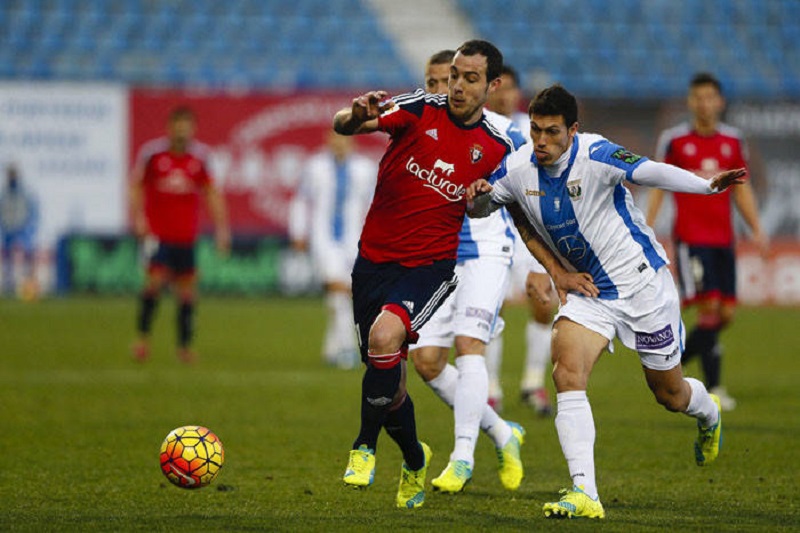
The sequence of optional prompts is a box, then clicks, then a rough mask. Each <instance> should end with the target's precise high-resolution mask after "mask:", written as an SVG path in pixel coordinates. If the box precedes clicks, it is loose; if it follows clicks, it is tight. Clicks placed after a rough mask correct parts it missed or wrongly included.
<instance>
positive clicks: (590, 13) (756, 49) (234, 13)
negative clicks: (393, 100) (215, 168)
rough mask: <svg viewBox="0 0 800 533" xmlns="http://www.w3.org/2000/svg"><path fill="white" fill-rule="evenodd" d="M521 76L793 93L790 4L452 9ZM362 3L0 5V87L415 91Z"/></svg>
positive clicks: (76, 0) (26, 1)
mask: <svg viewBox="0 0 800 533" xmlns="http://www.w3.org/2000/svg"><path fill="white" fill-rule="evenodd" d="M456 4H457V5H458V6H459V8H460V9H461V10H462V11H463V13H464V14H465V15H466V16H467V17H468V18H471V21H472V23H473V25H474V27H475V29H476V31H477V32H478V34H479V36H480V37H483V38H486V39H489V40H491V41H493V42H495V43H496V44H497V45H498V46H499V47H500V48H501V49H502V50H503V52H504V54H505V56H506V59H507V61H508V63H510V64H512V65H514V66H515V67H516V68H517V69H518V70H519V71H520V73H521V75H522V76H523V78H524V80H523V81H525V79H527V80H528V81H530V80H531V79H533V75H534V73H536V74H537V78H539V77H541V78H544V79H548V78H549V79H551V80H553V81H560V82H562V83H564V84H565V85H566V86H568V87H569V88H571V89H572V90H573V91H575V92H576V94H578V95H579V96H582V97H625V98H638V99H648V98H662V97H676V96H680V95H682V94H683V92H684V90H685V86H686V82H687V80H688V78H689V76H690V75H691V74H692V73H693V72H695V71H698V70H711V71H714V72H715V73H716V74H717V75H719V77H720V78H721V79H722V80H723V81H724V82H725V85H726V92H727V93H728V94H729V95H730V96H732V97H737V98H742V97H743V98H747V97H752V98H771V99H781V98H783V99H789V98H798V97H800V1H798V0H769V1H763V0H682V1H681V2H675V1H674V0H646V1H645V0H559V1H558V2H552V1H545V0H525V1H522V0H456ZM380 28H381V26H380V24H378V23H377V21H376V19H375V16H374V15H373V14H372V13H371V11H370V9H369V7H368V5H367V4H366V3H365V2H364V0H295V1H294V2H286V1H285V0H281V1H279V0H0V79H34V80H39V79H43V80H46V79H65V80H93V79H99V80H109V81H121V82H125V83H131V84H134V85H175V86H182V85H187V86H188V85H192V86H194V85H200V86H207V87H214V88H224V87H227V86H235V87H237V88H243V87H244V88H247V87H251V88H254V89H270V88H280V89H286V88H288V89H291V88H347V89H356V88H358V89H361V88H373V87H384V88H389V89H397V88H408V87H414V86H416V85H417V84H418V73H416V72H414V73H412V72H409V70H408V67H407V66H406V65H405V63H404V62H403V61H402V59H401V58H400V56H399V54H398V52H397V48H396V46H395V44H394V43H393V42H392V41H391V39H390V38H389V37H388V36H387V35H385V34H383V33H382V32H381V30H380Z"/></svg>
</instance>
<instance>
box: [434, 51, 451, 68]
mask: <svg viewBox="0 0 800 533" xmlns="http://www.w3.org/2000/svg"><path fill="white" fill-rule="evenodd" d="M455 55H456V51H455V50H440V51H438V52H436V53H435V54H433V55H432V56H431V58H430V59H428V65H445V64H447V65H449V64H450V63H452V62H453V57H455Z"/></svg>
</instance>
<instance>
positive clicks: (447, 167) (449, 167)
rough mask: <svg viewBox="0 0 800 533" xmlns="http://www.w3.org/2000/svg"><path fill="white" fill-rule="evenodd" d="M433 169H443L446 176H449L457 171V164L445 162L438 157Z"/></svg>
mask: <svg viewBox="0 0 800 533" xmlns="http://www.w3.org/2000/svg"><path fill="white" fill-rule="evenodd" d="M433 170H434V171H436V170H441V171H442V172H443V173H444V174H445V176H449V175H450V174H452V173H453V172H455V171H456V166H455V165H454V164H453V163H445V162H444V161H442V160H441V159H437V160H436V163H434V164H433Z"/></svg>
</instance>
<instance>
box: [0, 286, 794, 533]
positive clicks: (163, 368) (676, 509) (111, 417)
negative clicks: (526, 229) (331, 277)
mask: <svg viewBox="0 0 800 533" xmlns="http://www.w3.org/2000/svg"><path fill="white" fill-rule="evenodd" d="M159 311H160V312H159V316H158V319H157V321H156V324H155V334H154V350H153V352H154V353H153V357H152V359H151V360H150V361H149V362H148V363H146V364H138V363H135V362H133V361H132V360H131V359H130V358H129V355H128V347H129V343H130V341H131V339H132V333H133V323H134V314H135V305H134V301H133V299H132V298H130V299H122V298H97V299H93V298H66V299H55V300H46V301H41V302H35V303H22V302H17V301H9V300H4V301H0V354H1V355H0V530H27V531H72V530H78V531H89V530H92V531H123V530H139V531H179V530H180V531H189V530H203V531H209V530H221V531H237V530H239V531H241V530H274V531H462V532H463V531H486V530H492V531H522V530H526V531H529V530H545V529H546V530H550V529H562V530H563V528H565V527H570V528H577V529H580V530H585V529H586V528H592V529H594V528H597V527H598V526H599V527H601V529H603V530H606V531H632V530H636V531H647V530H651V531H656V530H663V528H671V529H672V530H675V531H684V530H695V531H699V530H704V531H728V530H742V531H777V530H791V529H798V528H800V507H798V498H797V494H798V492H797V490H798V489H797V486H798V484H797V480H796V478H797V472H798V457H800V452H798V447H799V446H798V445H799V444H800V442H799V441H800V415H798V413H800V394H798V375H799V374H800V372H798V370H799V369H800V310H798V309H773V308H765V309H748V308H743V309H741V310H740V312H739V314H738V317H737V322H736V323H735V324H734V326H733V328H731V329H730V330H728V331H726V332H725V333H724V335H723V342H724V345H725V358H726V362H725V366H724V378H725V381H726V384H727V385H728V389H729V391H730V392H731V393H732V394H733V395H734V396H735V397H736V398H737V400H738V401H739V406H738V407H737V409H736V410H735V411H732V412H730V413H726V415H725V417H724V428H725V430H724V444H723V449H722V453H721V455H720V457H719V459H718V460H717V462H716V463H714V464H713V465H711V466H709V467H706V468H699V467H697V466H695V464H694V456H693V452H692V442H693V439H694V437H695V428H694V421H693V420H692V419H690V418H688V417H686V416H683V415H678V414H671V413H668V412H666V411H665V410H664V409H662V408H661V407H659V406H658V405H657V404H656V403H655V401H654V400H653V399H652V396H651V394H650V392H649V391H648V390H647V386H646V384H645V382H644V378H643V376H642V371H641V369H640V366H639V364H638V361H637V359H636V358H635V356H634V354H633V353H632V352H630V351H628V350H625V349H622V348H620V347H619V346H618V348H617V353H616V354H615V355H608V354H606V355H604V356H603V357H602V358H601V359H600V362H599V363H598V366H597V367H596V369H595V372H594V375H593V376H592V380H591V382H590V388H589V396H590V399H591V401H592V408H593V411H594V415H595V420H596V425H597V445H596V463H597V469H598V482H599V485H600V494H601V498H602V500H603V503H604V505H605V508H606V515H607V517H606V520H605V521H603V523H602V524H597V523H594V522H592V523H588V522H574V523H569V524H567V523H565V522H561V521H558V522H553V521H548V520H545V519H544V518H543V517H542V513H541V506H542V503H543V502H545V501H547V500H550V499H552V498H554V497H556V495H557V491H558V490H559V489H560V488H562V487H564V486H565V485H566V484H567V483H568V481H569V478H568V474H567V470H566V465H565V463H564V460H563V458H562V456H561V451H560V448H559V445H558V439H557V436H556V432H555V428H554V425H553V422H552V419H538V418H535V417H534V416H533V414H532V413H531V412H530V411H529V410H528V409H527V408H525V407H524V406H523V405H521V404H520V403H519V401H518V399H517V394H518V392H517V387H518V383H519V376H520V371H521V368H522V349H523V326H524V321H525V311H524V309H523V308H520V307H511V308H509V309H507V311H506V318H507V322H508V327H507V330H506V337H505V345H506V349H505V361H504V365H503V376H504V387H505V393H506V406H505V407H506V410H505V413H504V415H505V417H506V418H508V419H510V420H515V421H518V422H520V423H522V424H523V425H524V426H525V427H526V429H527V431H528V438H527V441H526V444H525V446H524V447H523V459H524V461H525V466H526V477H525V480H524V481H523V483H522V486H521V488H520V490H519V491H517V492H514V493H509V492H506V491H504V490H503V488H502V486H501V485H500V481H499V479H498V478H497V475H496V458H495V456H494V451H493V448H492V446H491V444H490V442H489V441H488V439H486V438H484V437H482V438H481V441H480V442H479V445H478V449H477V454H476V460H477V463H476V468H475V473H474V479H473V483H472V484H471V485H469V486H468V487H467V490H466V492H464V493H463V494H458V495H455V496H445V495H441V494H437V493H434V492H432V491H430V490H429V491H428V497H427V501H426V503H425V506H424V507H423V508H421V509H418V510H414V511H401V510H398V509H395V507H394V495H395V491H396V488H397V482H398V474H399V470H400V462H401V458H400V454H399V452H398V450H397V448H396V446H395V445H394V443H393V442H392V441H391V439H389V438H388V436H386V435H385V434H384V435H382V436H381V439H380V441H379V450H378V463H377V472H376V479H375V483H374V485H373V486H372V487H371V488H369V489H368V490H364V491H357V490H352V489H347V488H345V487H344V486H343V484H342V482H341V476H342V473H343V471H344V467H345V463H346V459H347V452H348V450H349V448H350V445H351V443H352V440H353V438H354V437H355V435H356V433H357V428H358V409H359V389H360V379H361V371H360V370H358V371H355V370H354V371H344V370H339V369H334V368H329V367H326V366H324V365H323V364H322V363H321V358H320V355H319V345H320V339H321V336H322V331H323V324H324V319H325V310H324V307H323V304H322V302H321V300H317V299H297V300H287V299H272V300H256V299H241V300H240V299H224V298H210V297H208V298H203V299H202V300H201V302H200V306H199V309H198V321H197V349H198V351H199V352H200V360H199V361H198V363H197V364H195V365H193V366H190V367H187V366H185V365H181V364H180V363H179V362H178V361H177V360H176V358H175V355H174V350H173V343H174V337H175V332H174V329H173V324H174V320H175V319H174V302H173V301H172V300H171V299H169V298H165V299H164V300H163V301H162V302H161V306H160V310H159ZM697 372H698V368H697V367H696V366H690V367H689V368H688V373H690V374H694V375H696V374H697ZM409 384H410V386H409V389H410V392H411V394H412V396H413V398H414V402H415V405H416V413H417V419H418V425H419V427H418V429H419V434H420V437H421V438H422V439H423V440H425V441H427V442H428V443H429V444H430V445H431V447H432V448H433V451H434V457H433V460H432V464H431V471H430V472H429V476H428V481H430V479H431V478H432V477H433V476H435V475H438V473H439V472H440V471H441V470H442V468H443V467H444V466H445V464H446V462H447V457H448V455H449V452H450V449H451V446H452V440H453V436H452V425H453V422H452V415H451V412H450V411H449V410H448V409H447V408H446V407H445V406H444V405H443V404H441V403H440V402H439V401H438V400H437V399H436V398H434V395H433V393H432V392H431V391H429V390H428V389H427V387H425V386H424V385H423V384H422V382H421V381H420V379H419V378H418V377H417V376H416V375H415V374H414V373H413V371H412V372H411V373H410V374H409ZM185 424H201V425H205V426H208V427H209V428H211V429H212V430H213V431H214V432H216V433H217V435H219V437H220V438H221V440H222V442H223V443H224V445H225V452H226V462H225V465H224V467H223V469H222V471H221V472H220V475H219V477H218V478H217V479H216V480H215V482H214V483H213V484H212V485H211V486H209V487H207V488H203V489H201V490H196V491H186V490H181V489H178V488H176V487H173V486H171V485H169V484H168V483H167V481H166V479H165V478H164V477H163V476H162V475H161V473H160V471H159V464H158V451H159V447H160V445H161V441H162V439H163V438H164V437H165V436H166V434H167V433H168V432H169V431H170V430H171V429H173V428H175V427H177V426H181V425H185ZM222 489H227V490H222Z"/></svg>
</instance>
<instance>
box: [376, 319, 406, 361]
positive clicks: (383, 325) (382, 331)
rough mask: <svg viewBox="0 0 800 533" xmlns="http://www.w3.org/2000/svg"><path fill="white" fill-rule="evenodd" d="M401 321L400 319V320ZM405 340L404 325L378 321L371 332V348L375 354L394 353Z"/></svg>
mask: <svg viewBox="0 0 800 533" xmlns="http://www.w3.org/2000/svg"><path fill="white" fill-rule="evenodd" d="M398 321H399V319H398ZM404 339H405V328H403V326H402V323H400V325H399V327H398V325H397V324H393V323H390V322H389V321H386V320H380V319H379V320H377V321H375V323H374V324H373V325H372V327H371V328H370V330H369V348H370V350H371V351H373V352H375V353H392V352H396V351H397V350H399V349H400V346H402V344H403V340H404Z"/></svg>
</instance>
